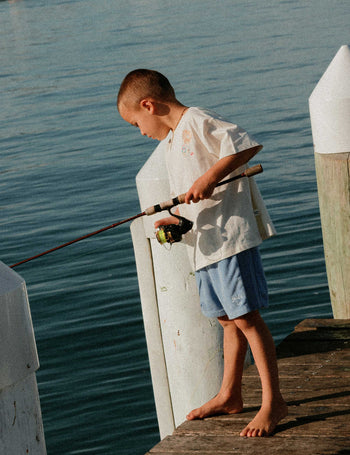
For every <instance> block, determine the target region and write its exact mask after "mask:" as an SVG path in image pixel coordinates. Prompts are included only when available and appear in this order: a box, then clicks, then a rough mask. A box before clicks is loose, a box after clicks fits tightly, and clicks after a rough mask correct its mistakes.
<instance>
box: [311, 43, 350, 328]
mask: <svg viewBox="0 0 350 455" xmlns="http://www.w3.org/2000/svg"><path fill="white" fill-rule="evenodd" d="M309 107H310V117H311V127H312V136H313V141H314V150H315V163H316V175H317V187H318V194H319V204H320V214H321V224H322V235H323V244H324V252H325V259H326V268H327V277H328V286H329V291H330V296H331V303H332V309H333V315H334V318H337V319H347V318H350V48H349V46H342V47H341V48H340V49H339V51H338V52H337V54H336V56H335V57H334V59H333V60H332V62H331V63H330V65H329V66H328V68H327V70H326V72H325V73H324V74H323V76H322V78H321V79H320V81H319V82H318V84H317V85H316V87H315V89H314V90H313V92H312V94H311V96H310V98H309Z"/></svg>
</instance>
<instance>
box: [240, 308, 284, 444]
mask: <svg viewBox="0 0 350 455" xmlns="http://www.w3.org/2000/svg"><path fill="white" fill-rule="evenodd" d="M235 322H236V324H237V327H238V328H239V329H240V330H242V332H243V333H244V335H245V336H246V338H247V340H248V343H249V345H250V348H251V351H252V354H253V357H254V360H255V364H256V366H257V369H258V372H259V375H260V380H261V385H262V405H261V408H260V410H259V412H258V414H257V415H256V416H255V418H254V419H253V420H252V421H251V422H250V423H249V424H248V425H247V426H246V428H244V429H243V431H242V432H241V433H240V435H241V436H248V437H252V436H253V437H254V436H268V435H270V434H271V433H272V432H273V430H274V429H275V427H276V425H277V424H278V422H279V421H280V420H282V419H283V418H284V417H286V415H287V414H288V409H287V405H286V403H285V401H284V399H283V397H282V395H281V392H280V388H279V378H278V368H277V359H276V350H275V345H274V341H273V338H272V335H271V333H270V331H269V329H268V328H267V326H266V324H265V322H264V320H263V319H262V317H261V316H260V314H259V312H258V311H253V312H252V313H248V314H246V315H245V316H243V317H241V318H237V319H235Z"/></svg>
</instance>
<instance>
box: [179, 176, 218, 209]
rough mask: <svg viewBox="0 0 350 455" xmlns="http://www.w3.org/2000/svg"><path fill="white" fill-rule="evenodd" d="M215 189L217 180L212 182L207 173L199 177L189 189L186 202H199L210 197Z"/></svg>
mask: <svg viewBox="0 0 350 455" xmlns="http://www.w3.org/2000/svg"><path fill="white" fill-rule="evenodd" d="M214 189H215V182H214V183H210V182H209V181H208V179H207V178H206V177H205V175H202V177H199V179H197V180H196V181H195V182H194V184H193V185H192V186H191V188H190V189H189V190H188V191H187V193H186V197H185V202H186V204H190V203H191V201H192V202H199V201H201V200H202V199H209V198H210V196H211V195H212V194H213V191H214Z"/></svg>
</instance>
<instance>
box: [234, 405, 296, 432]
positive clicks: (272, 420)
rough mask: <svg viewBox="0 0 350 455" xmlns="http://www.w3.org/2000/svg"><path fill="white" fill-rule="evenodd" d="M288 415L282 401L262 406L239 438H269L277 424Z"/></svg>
mask: <svg viewBox="0 0 350 455" xmlns="http://www.w3.org/2000/svg"><path fill="white" fill-rule="evenodd" d="M287 415H288V408H287V405H286V403H285V402H284V401H279V402H278V403H275V404H272V405H271V406H267V405H266V406H262V407H261V409H260V411H259V412H258V413H257V415H256V416H255V417H254V419H253V420H252V421H251V422H250V423H249V424H248V425H247V426H246V427H245V428H244V430H243V431H242V432H241V433H240V436H247V437H248V438H249V437H261V436H269V435H271V433H272V432H273V431H274V429H275V428H276V425H277V424H278V422H279V421H280V420H282V419H284V417H286V416H287Z"/></svg>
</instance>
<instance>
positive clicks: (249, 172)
mask: <svg viewBox="0 0 350 455" xmlns="http://www.w3.org/2000/svg"><path fill="white" fill-rule="evenodd" d="M261 172H263V168H262V166H261V164H257V165H255V166H252V167H250V168H248V169H246V170H245V171H244V172H242V173H241V174H238V175H236V176H234V177H232V178H229V179H227V180H223V181H222V182H219V183H218V184H217V185H216V187H218V186H221V185H226V184H227V183H230V182H233V181H234V180H237V179H240V178H242V177H252V176H253V175H256V174H260V173H261ZM185 196H186V193H183V194H180V195H179V196H177V197H175V198H173V199H169V200H168V201H165V202H161V203H160V204H156V205H153V206H151V207H148V208H147V209H146V210H144V211H143V212H141V213H138V214H137V215H134V216H132V217H130V218H126V219H125V220H121V221H118V222H117V223H114V224H111V225H109V226H106V227H104V228H102V229H98V230H97V231H94V232H90V233H89V234H86V235H83V236H82V237H79V238H77V239H74V240H71V241H70V242H66V243H63V244H62V245H59V246H56V247H55V248H51V249H50V250H47V251H44V252H43V253H40V254H37V255H35V256H32V257H30V258H27V259H23V260H22V261H19V262H16V264H13V265H10V268H12V269H13V268H15V267H17V266H19V265H21V264H24V263H26V262H29V261H32V260H33V259H37V258H39V257H41V256H45V255H46V254H49V253H53V252H54V251H57V250H60V249H61V248H65V247H66V246H69V245H72V244H73V243H77V242H80V241H81V240H85V239H87V238H89V237H92V236H93V235H97V234H100V233H101V232H105V231H107V230H108V229H112V228H115V227H117V226H120V225H121V224H124V223H128V222H129V221H132V220H135V219H136V218H140V217H141V216H144V215H147V216H150V215H154V214H155V213H158V212H162V211H163V210H170V209H171V208H172V207H175V206H177V205H179V204H183V203H184V202H185ZM170 213H171V212H170Z"/></svg>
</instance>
